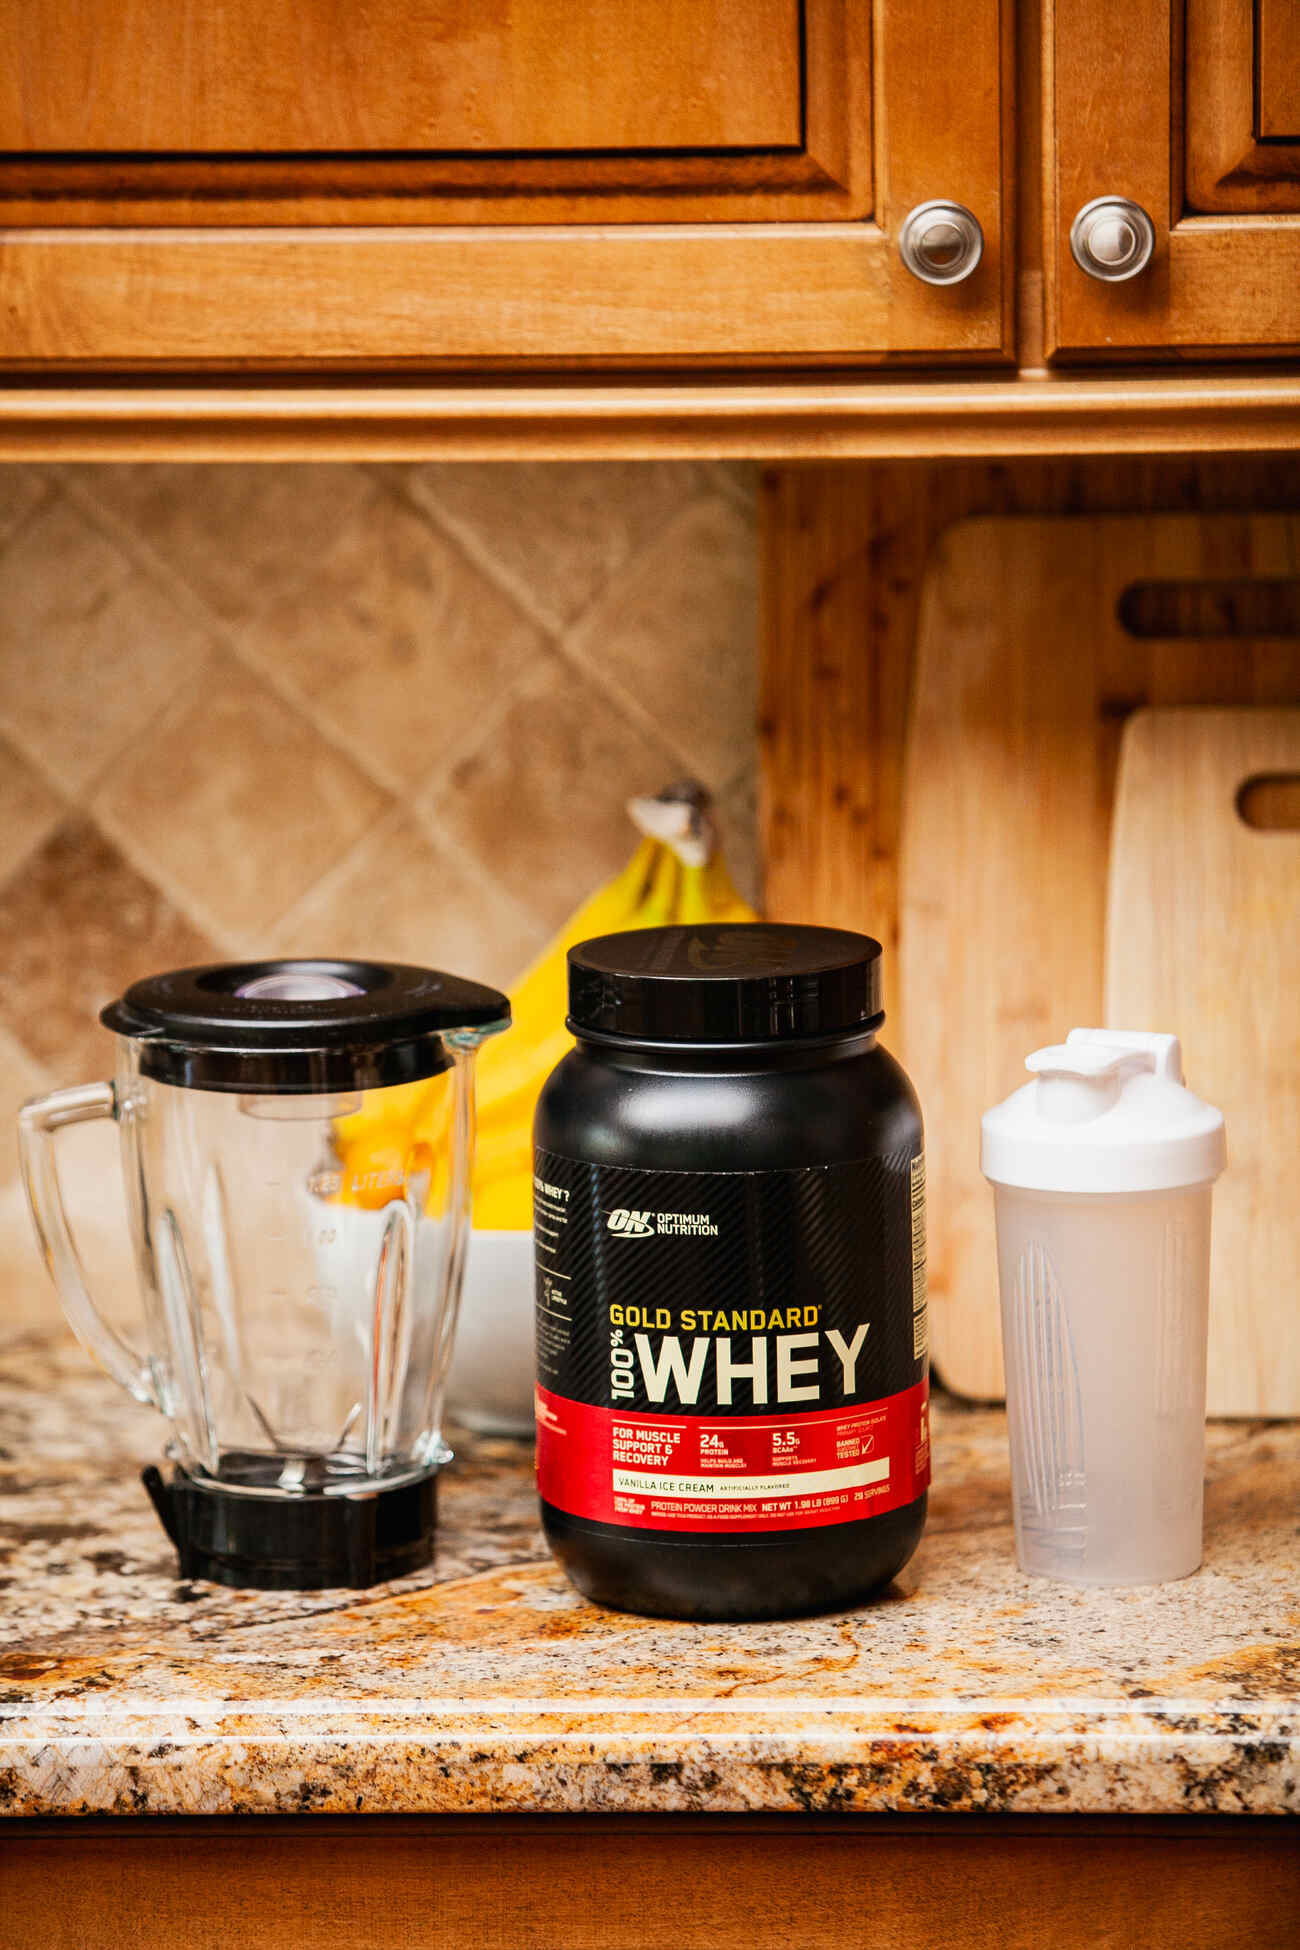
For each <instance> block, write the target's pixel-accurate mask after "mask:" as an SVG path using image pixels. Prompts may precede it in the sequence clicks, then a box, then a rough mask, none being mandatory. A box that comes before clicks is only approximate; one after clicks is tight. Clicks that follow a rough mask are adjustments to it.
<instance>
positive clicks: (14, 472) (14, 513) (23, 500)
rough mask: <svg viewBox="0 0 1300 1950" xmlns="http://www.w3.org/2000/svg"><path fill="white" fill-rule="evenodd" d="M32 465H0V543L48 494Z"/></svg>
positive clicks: (41, 478)
mask: <svg viewBox="0 0 1300 1950" xmlns="http://www.w3.org/2000/svg"><path fill="white" fill-rule="evenodd" d="M49 491H50V490H49V487H48V486H47V484H46V482H45V480H44V478H43V477H42V476H41V475H40V474H38V473H37V471H36V469H35V468H34V467H13V466H10V467H0V543H3V542H5V541H6V540H7V539H8V537H9V536H10V535H12V533H13V531H14V529H15V528H17V526H18V524H19V522H21V521H22V520H23V519H24V517H25V516H27V515H29V514H30V513H31V511H32V509H33V508H35V507H36V506H37V505H38V503H39V502H41V501H42V500H44V499H45V497H46V496H47V495H48V494H49Z"/></svg>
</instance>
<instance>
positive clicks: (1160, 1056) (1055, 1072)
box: [980, 1029, 1228, 1192]
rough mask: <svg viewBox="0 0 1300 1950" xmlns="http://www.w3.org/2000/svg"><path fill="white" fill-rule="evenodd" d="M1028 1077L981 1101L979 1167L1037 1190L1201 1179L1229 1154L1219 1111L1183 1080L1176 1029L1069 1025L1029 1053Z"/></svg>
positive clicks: (1138, 1186) (1139, 1187) (1130, 1187)
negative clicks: (998, 1098) (985, 1106)
mask: <svg viewBox="0 0 1300 1950" xmlns="http://www.w3.org/2000/svg"><path fill="white" fill-rule="evenodd" d="M1025 1068H1026V1069H1027V1070H1031V1071H1032V1072H1033V1081H1032V1083H1026V1084H1024V1085H1022V1087H1021V1088H1020V1089H1019V1090H1016V1091H1013V1092H1012V1094H1011V1096H1009V1097H1008V1098H1007V1099H1006V1101H1005V1102H1004V1103H1000V1104H996V1105H995V1106H994V1108H993V1109H992V1110H988V1111H985V1113H984V1116H983V1118H982V1120H981V1124H980V1169H981V1170H982V1171H983V1173H984V1176H985V1177H986V1178H988V1179H991V1180H992V1182H993V1183H994V1184H995V1185H1016V1186H1020V1187H1021V1188H1023V1189H1024V1190H1025V1191H1034V1192H1156V1191H1167V1190H1171V1189H1173V1188H1174V1187H1176V1186H1179V1185H1205V1184H1208V1183H1210V1181H1211V1180H1213V1179H1215V1178H1217V1177H1218V1175H1219V1173H1220V1172H1221V1171H1222V1170H1223V1168H1224V1166H1225V1164H1226V1163H1227V1161H1228V1159H1227V1149H1226V1146H1225V1143H1224V1134H1223V1112H1222V1111H1219V1110H1215V1108H1214V1106H1213V1104H1207V1103H1205V1102H1203V1101H1202V1099H1201V1098H1200V1097H1197V1096H1194V1095H1193V1093H1192V1092H1191V1091H1190V1090H1189V1089H1188V1088H1187V1086H1186V1085H1185V1084H1184V1082H1183V1059H1182V1051H1181V1049H1180V1048H1179V1044H1178V1038H1177V1037H1176V1036H1165V1035H1158V1034H1156V1033H1155V1032H1154V1031H1150V1030H1144V1029H1072V1030H1071V1031H1070V1034H1069V1036H1068V1037H1067V1038H1066V1040H1065V1042H1063V1043H1056V1044H1053V1045H1052V1046H1051V1047H1050V1048H1048V1049H1039V1050H1035V1051H1034V1053H1033V1055H1032V1056H1027V1057H1026V1058H1025Z"/></svg>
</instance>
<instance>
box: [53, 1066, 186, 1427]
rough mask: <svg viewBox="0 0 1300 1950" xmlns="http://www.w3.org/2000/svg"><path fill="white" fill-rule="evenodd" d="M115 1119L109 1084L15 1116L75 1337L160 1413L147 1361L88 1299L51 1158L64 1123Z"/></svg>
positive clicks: (60, 1094)
mask: <svg viewBox="0 0 1300 1950" xmlns="http://www.w3.org/2000/svg"><path fill="white" fill-rule="evenodd" d="M117 1115H118V1102H117V1092H116V1091H115V1090H114V1088H113V1086H112V1084H111V1083H79V1084H76V1085H74V1086H73V1088H72V1089H70V1090H52V1091H51V1092H50V1094H49V1096H48V1097H37V1098H36V1099H34V1101H33V1102H31V1103H30V1104H24V1106H23V1108H22V1110H21V1111H20V1113H19V1117H18V1149H19V1155H20V1158H21V1162H22V1172H23V1184H24V1185H25V1186H26V1189H27V1203H28V1205H29V1207H30V1208H31V1214H32V1223H33V1225H34V1226H35V1228H36V1236H37V1239H38V1240H39V1241H40V1247H41V1256H42V1258H43V1259H44V1261H45V1264H46V1266H47V1267H48V1268H49V1272H50V1277H51V1279H52V1280H53V1281H54V1284H55V1286H56V1287H57V1288H58V1293H59V1298H60V1300H61V1301H62V1302H63V1311H64V1313H65V1314H66V1315H67V1317H68V1321H69V1324H70V1326H71V1328H72V1331H73V1333H74V1334H75V1335H76V1336H77V1339H78V1340H79V1341H80V1342H81V1344H82V1346H83V1347H84V1348H86V1349H87V1350H88V1351H89V1352H90V1353H91V1354H93V1355H94V1356H95V1358H96V1360H98V1361H99V1362H100V1363H101V1364H102V1365H103V1366H104V1367H105V1368H106V1369H107V1370H108V1372H109V1374H111V1375H112V1377H113V1379H114V1381H116V1382H118V1383H120V1385H121V1386H122V1387H123V1388H125V1389H126V1392H127V1394H128V1395H134V1397H135V1399H136V1401H138V1402H145V1403H147V1405H148V1406H149V1407H150V1408H158V1407H159V1406H160V1404H159V1401H158V1395H157V1392H156V1390H155V1387H154V1380H153V1374H152V1371H151V1369H150V1366H149V1364H148V1362H146V1361H144V1360H142V1359H141V1357H140V1356H139V1355H138V1354H137V1353H136V1352H135V1351H134V1349H132V1348H130V1347H128V1346H127V1344H126V1342H125V1341H124V1340H123V1339H122V1337H121V1335H120V1334H119V1333H118V1332H117V1330H116V1328H114V1327H110V1326H109V1324H108V1322H107V1321H106V1320H105V1319H104V1316H103V1315H102V1314H101V1313H100V1311H99V1309H98V1307H97V1306H96V1305H95V1303H94V1301H93V1300H92V1299H91V1297H90V1293H89V1291H88V1289H87V1286H86V1280H85V1275H84V1273H83V1272H82V1268H81V1258H80V1255H79V1254H78V1252H77V1248H76V1244H75V1242H74V1240H73V1237H72V1229H71V1227H70V1226H69V1224H68V1214H67V1211H66V1209H65V1207H64V1203H63V1191H62V1188H61V1187H60V1184H59V1169H58V1163H57V1160H56V1158H55V1145H54V1140H55V1137H56V1135H57V1133H58V1132H59V1131H61V1130H62V1129H63V1127H64V1125H65V1124H85V1123H88V1122H89V1121H90V1120H91V1119H92V1118H95V1117H111V1118H113V1119H114V1120H116V1118H117Z"/></svg>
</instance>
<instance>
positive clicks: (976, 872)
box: [899, 516, 1300, 1414]
mask: <svg viewBox="0 0 1300 1950" xmlns="http://www.w3.org/2000/svg"><path fill="white" fill-rule="evenodd" d="M1298 558H1300V521H1296V520H1290V519H1287V518H1285V517H1274V518H1265V517H1255V518H1252V519H1248V518H1234V517H1231V516H1217V517H1213V518H1209V517H1207V518H1203V519H1194V518H1188V517H1182V516H1166V517H1147V518H1144V519H1140V520H1139V519H1129V520H1102V519H1089V520H1082V521H1080V520H1074V521H1060V520H1057V521H1018V522H1011V521H997V520H984V521H979V522H970V523H965V524H963V525H962V526H960V527H957V528H954V529H952V530H950V531H949V533H948V534H947V535H946V536H945V537H944V538H943V540H942V542H941V543H940V545H939V548H938V549H937V551H936V553H935V555H934V557H933V558H932V561H931V565H930V570H929V573H928V576H927V581H926V586H925V591H924V594H923V598H922V609H921V621H920V629H919V636H918V643H917V652H916V670H915V679H914V690H913V699H912V711H911V720H910V726H909V732H908V746H907V762H906V773H905V780H904V796H903V822H902V833H903V837H902V848H901V855H900V867H899V871H900V878H901V888H902V894H901V941H900V976H901V988H902V998H903V1018H904V1023H905V1030H904V1037H903V1045H902V1050H901V1052H900V1053H901V1054H902V1056H903V1060H904V1063H905V1065H906V1067H907V1069H908V1071H909V1073H910V1074H911V1076H912V1078H913V1081H914V1082H915V1084H916V1087H917V1089H918V1091H919V1093H920V1096H921V1101H922V1103H923V1104H924V1105H925V1107H926V1113H927V1130H928V1140H927V1169H928V1183H929V1190H930V1195H931V1214H932V1216H931V1232H930V1293H931V1309H932V1310H931V1345H932V1348H933V1353H934V1360H935V1364H936V1366H937V1368H938V1370H939V1372H940V1374H942V1375H943V1377H944V1378H945V1380H946V1381H947V1382H948V1383H949V1385H950V1386H951V1387H954V1388H955V1389H956V1390H957V1391H958V1392H959V1393H961V1394H964V1395H972V1396H976V1397H980V1398H989V1397H992V1396H996V1395H999V1394H1000V1393H1001V1392H1002V1367H1001V1335H1000V1328H999V1321H998V1295H997V1261H996V1251H995V1243H994V1235H993V1211H992V1200H991V1198H990V1195H989V1191H988V1187H987V1185H986V1184H985V1182H984V1180H983V1178H982V1176H981V1174H980V1171H979V1160H978V1132H979V1120H980V1117H981V1115H982V1113H983V1112H984V1111H985V1110H986V1109H987V1108H988V1107H989V1106H990V1105H991V1104H995V1103H998V1102H1000V1101H1001V1100H1002V1098H1004V1097H1005V1096H1007V1095H1008V1094H1009V1092H1010V1091H1012V1090H1013V1089H1015V1088H1016V1087H1017V1085H1019V1084H1020V1083H1022V1082H1023V1081H1024V1059H1025V1057H1026V1056H1027V1055H1028V1054H1029V1052H1030V1051H1031V1050H1033V1049H1037V1048H1040V1047H1041V1046H1042V1045H1044V1044H1047V1043H1056V1042H1061V1041H1063V1040H1064V1037H1065V1034H1066V1032H1067V1031H1068V1030H1069V1029H1071V1028H1073V1027H1075V1026H1084V1027H1095V1026H1097V1025H1098V1024H1100V1023H1101V1022H1102V1021H1103V1018H1104V1009H1103V971H1104V966H1105V913H1106V877H1107V864H1108V860H1109V857H1110V829H1111V809H1112V802H1113V794H1114V784H1115V775H1116V767H1117V763H1118V748H1119V736H1120V731H1121V728H1122V725H1123V722H1124V720H1125V718H1126V717H1127V716H1128V715H1129V714H1130V713H1131V712H1132V711H1133V710H1134V709H1135V708H1136V707H1138V706H1139V705H1141V704H1144V703H1148V702H1150V703H1159V704H1171V703H1198V704H1210V703H1221V702H1236V703H1246V702H1253V701H1262V700H1270V701H1271V700H1281V701H1286V702H1290V701H1292V700H1300V640H1296V639H1292V640H1290V642H1289V643H1288V642H1275V641H1273V642H1270V641H1258V642H1252V641H1248V640H1242V639H1240V638H1234V639H1232V640H1231V647H1230V650H1229V649H1228V645H1227V644H1225V642H1224V640H1223V639H1221V638H1214V637H1204V636H1198V637H1184V638H1181V639H1164V640H1158V639H1152V638H1143V639H1140V640H1139V639H1135V638H1133V637H1131V636H1130V635H1129V634H1128V633H1127V632H1126V631H1125V629H1124V628H1123V625H1122V624H1121V622H1120V620H1119V605H1120V600H1121V598H1122V596H1123V593H1124V591H1125V589H1126V588H1127V587H1128V586H1130V585H1131V584H1132V583H1134V582H1136V581H1137V580H1139V579H1150V578H1156V579H1168V580H1170V581H1178V580H1187V581H1191V582H1196V581H1199V580H1200V579H1202V578H1204V577H1213V576H1218V575H1222V574H1223V573H1224V571H1225V569H1228V570H1229V571H1230V572H1234V573H1237V574H1240V575H1241V576H1253V575H1259V576H1278V575H1285V574H1290V573H1294V571H1295V566H1296V563H1297V559H1298ZM1225 650H1228V654H1225ZM1297 885H1298V886H1300V880H1298V882H1297ZM1229 960H1230V962H1232V964H1233V965H1234V966H1235V956H1230V957H1229ZM1223 966H1224V964H1223V963H1222V962H1221V963H1220V967H1221V968H1222V967H1223ZM1116 1020H1117V1018H1116ZM939 1023H942V1025H943V1029H942V1033H941V1034H936V1033H935V1025H936V1024H939ZM1126 1023H1127V1026H1128V1027H1131V1028H1144V1027H1157V1028H1161V1027H1172V1028H1174V1029H1177V1030H1178V1031H1179V1032H1180V1033H1190V1025H1189V1024H1187V1023H1186V1020H1185V1017H1184V1016H1183V1015H1180V1014H1179V1013H1178V1012H1177V1011H1173V1012H1171V1011H1170V1010H1169V1009H1166V1010H1164V1011H1163V1012H1159V1011H1157V1012H1156V1015H1155V1016H1154V1017H1153V1015H1152V1013H1151V1012H1150V1011H1145V1012H1143V1011H1140V1010H1139V1011H1138V1012H1137V1015H1136V1016H1129V1017H1126ZM1188 1063H1189V1068H1190V1069H1191V1071H1192V1074H1193V1075H1197V1076H1199V1067H1198V1064H1197V1061H1196V1058H1195V1054H1194V1052H1193V1051H1191V1050H1190V1049H1189V1052H1188ZM1261 1270H1262V1269H1261ZM1252 1294H1253V1288H1252V1289H1248V1290H1247V1292H1246V1295H1245V1297H1244V1298H1243V1299H1242V1301H1241V1303H1240V1304H1241V1306H1242V1307H1243V1308H1245V1307H1249V1306H1250V1305H1251V1304H1252ZM1293 1406H1294V1408H1295V1409H1296V1410H1300V1392H1298V1393H1297V1396H1296V1400H1295V1402H1294V1404H1293ZM1210 1412H1211V1413H1213V1414H1221V1413H1237V1414H1240V1413H1246V1412H1254V1411H1251V1410H1250V1408H1249V1406H1248V1404H1247V1403H1246V1402H1245V1401H1244V1400H1243V1398H1242V1395H1241V1392H1240V1391H1239V1390H1238V1391H1235V1392H1234V1393H1233V1396H1232V1398H1231V1399H1228V1398H1227V1397H1226V1396H1224V1395H1223V1394H1219V1393H1215V1394H1212V1396H1211V1399H1210Z"/></svg>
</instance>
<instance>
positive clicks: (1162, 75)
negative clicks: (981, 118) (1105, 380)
mask: <svg viewBox="0 0 1300 1950" xmlns="http://www.w3.org/2000/svg"><path fill="white" fill-rule="evenodd" d="M1271 4H1272V0H1261V6H1262V7H1263V8H1264V9H1265V10H1267V9H1268V8H1269V6H1270V5H1271ZM1276 21H1277V23H1278V24H1279V28H1280V29H1285V36H1284V38H1283V39H1282V40H1281V41H1279V40H1278V37H1277V34H1275V35H1274V39H1273V48H1274V56H1275V65H1274V66H1273V67H1272V68H1271V69H1270V72H1271V73H1272V74H1274V75H1275V76H1280V75H1281V74H1282V71H1283V70H1282V66H1281V60H1282V54H1281V53H1279V52H1278V50H1279V48H1280V49H1281V50H1282V51H1283V52H1287V51H1289V50H1291V47H1292V42H1293V41H1294V40H1295V39H1296V38H1297V37H1298V36H1300V13H1298V12H1297V11H1296V10H1295V9H1294V8H1293V7H1292V6H1291V4H1290V0H1278V5H1277V12H1276ZM1044 23H1045V29H1046V33H1045V44H1044V61H1045V76H1044V81H1045V86H1044V99H1045V103H1046V128H1045V131H1044V272H1045V287H1046V338H1047V348H1048V351H1049V352H1050V353H1054V354H1056V355H1057V356H1061V355H1065V356H1068V355H1070V354H1072V353H1078V354H1085V355H1089V356H1100V357H1106V356H1108V355H1112V356H1113V355H1120V356H1124V357H1126V358H1131V357H1132V356H1133V354H1134V353H1135V352H1139V351H1142V352H1146V351H1149V352H1154V353H1158V354H1159V353H1173V354H1185V355H1187V356H1190V357H1196V356H1198V355H1204V354H1212V353H1219V354H1229V355H1256V356H1257V355H1260V354H1275V355H1278V354H1288V353H1289V354H1291V355H1294V353H1295V351H1296V349H1297V344H1298V343H1300V167H1298V164H1300V143H1297V144H1296V145H1289V144H1287V143H1285V142H1275V141H1273V140H1272V139H1270V140H1269V141H1267V142H1265V141H1261V140H1260V139H1259V137H1258V134H1257V123H1256V117H1257V113H1258V109H1257V100H1256V81H1257V55H1256V45H1255V39H1254V35H1253V32H1252V31H1251V15H1250V9H1249V8H1248V7H1247V6H1245V5H1243V4H1240V0H1187V5H1186V14H1185V29H1186V31H1185V34H1184V33H1183V32H1182V31H1181V30H1182V28H1183V26H1184V14H1183V8H1182V6H1181V5H1180V4H1179V0H1047V4H1046V6H1045V13H1044ZM1279 86H1280V84H1279ZM1102 196H1113V197H1125V198H1128V199H1131V200H1132V201H1133V202H1135V203H1138V204H1140V205H1141V206H1142V208H1143V209H1144V210H1145V211H1146V213H1147V215H1148V216H1149V217H1150V218H1151V220H1152V223H1153V224H1154V226H1155V233H1156V247H1155V252H1154V255H1153V257H1152V260H1151V262H1150V264H1149V265H1148V266H1147V268H1146V269H1145V270H1144V271H1142V272H1140V273H1139V274H1138V275H1137V276H1135V277H1133V278H1131V279H1130V280H1128V281H1127V282H1123V283H1106V282H1103V281H1101V280H1099V279H1096V278H1093V277H1090V276H1089V275H1088V274H1087V273H1086V272H1085V271H1083V270H1082V269H1080V267H1079V266H1078V265H1077V264H1076V263H1075V261H1074V259H1073V256H1072V254H1071V251H1070V226H1071V223H1072V222H1073V220H1074V217H1075V215H1076V214H1077V212H1078V211H1079V210H1080V209H1082V207H1083V206H1084V205H1085V204H1086V203H1089V202H1091V201H1092V200H1093V199H1094V198H1095V197H1102Z"/></svg>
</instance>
